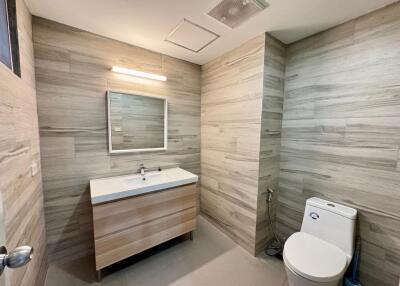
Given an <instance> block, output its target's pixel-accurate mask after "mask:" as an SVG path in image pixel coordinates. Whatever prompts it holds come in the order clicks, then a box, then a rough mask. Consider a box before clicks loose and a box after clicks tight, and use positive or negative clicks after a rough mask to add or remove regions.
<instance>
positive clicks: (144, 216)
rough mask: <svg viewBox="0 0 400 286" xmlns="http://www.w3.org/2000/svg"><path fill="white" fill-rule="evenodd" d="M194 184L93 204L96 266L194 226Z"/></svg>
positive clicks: (182, 232)
mask: <svg viewBox="0 0 400 286" xmlns="http://www.w3.org/2000/svg"><path fill="white" fill-rule="evenodd" d="M197 201H198V188H197V186H196V184H195V183H194V184H188V185H184V186H179V187H175V188H170V189H164V190H159V191H155V192H149V193H144V194H140V195H136V196H133V197H127V198H123V199H119V200H115V201H109V202H103V203H99V204H94V205H93V227H94V245H95V258H96V270H97V271H98V274H99V273H100V270H101V269H103V268H104V267H106V266H109V265H111V264H113V263H115V262H118V261H120V260H122V259H125V258H127V257H129V256H132V255H134V254H137V253H139V252H142V251H144V250H146V249H149V248H151V247H153V246H156V245H158V244H161V243H163V242H165V241H168V240H170V239H172V238H175V237H178V236H180V235H183V234H186V233H190V232H192V231H193V230H195V229H196V215H197Z"/></svg>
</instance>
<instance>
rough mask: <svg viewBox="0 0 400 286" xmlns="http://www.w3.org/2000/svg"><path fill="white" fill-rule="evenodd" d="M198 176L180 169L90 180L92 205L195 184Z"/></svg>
mask: <svg viewBox="0 0 400 286" xmlns="http://www.w3.org/2000/svg"><path fill="white" fill-rule="evenodd" d="M197 181H198V176H197V175H195V174H192V173H190V172H188V171H185V170H183V169H181V168H171V169H165V170H161V171H154V172H147V173H146V174H145V175H144V176H142V175H140V174H133V175H126V176H118V177H111V178H103V179H95V180H90V196H91V201H92V204H93V205H95V204H100V203H105V202H108V201H114V200H119V199H123V198H128V197H132V196H137V195H141V194H145V193H149V192H155V191H160V190H163V189H169V188H173V187H178V186H182V185H187V184H191V183H196V182H197Z"/></svg>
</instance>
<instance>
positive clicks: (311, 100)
mask: <svg viewBox="0 0 400 286" xmlns="http://www.w3.org/2000/svg"><path fill="white" fill-rule="evenodd" d="M399 147H400V3H398V2H397V3H396V4H393V5H391V6H388V7H386V8H384V9H381V10H378V11H376V12H373V13H371V14H368V15H365V16H363V17H361V18H358V19H356V20H353V21H350V22H348V23H345V24H343V25H340V26H338V27H336V28H333V29H331V30H328V31H326V32H323V33H320V34H317V35H315V36H312V37H310V38H307V39H305V40H302V41H299V42H297V43H295V44H293V45H290V47H289V48H288V54H287V65H286V82H285V100H284V111H283V133H282V146H281V160H280V165H281V166H280V180H279V187H280V194H279V209H278V215H277V220H278V228H279V231H280V232H281V234H282V235H285V236H289V235H290V234H291V233H292V232H294V231H297V230H298V229H299V228H300V225H301V221H302V216H303V211H304V205H305V200H306V199H307V198H309V197H312V196H318V197H323V198H326V199H328V200H333V201H336V202H340V203H343V204H346V205H348V206H351V207H355V208H357V209H358V210H359V229H358V234H359V235H360V236H361V239H362V256H361V266H360V272H361V273H360V274H361V282H362V284H363V285H367V286H376V285H380V286H386V285H387V286H389V285H390V286H394V285H398V283H399V282H398V281H399V274H400V168H399V166H400V161H399V159H400V158H399Z"/></svg>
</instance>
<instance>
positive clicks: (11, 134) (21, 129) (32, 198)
mask: <svg viewBox="0 0 400 286" xmlns="http://www.w3.org/2000/svg"><path fill="white" fill-rule="evenodd" d="M17 22H18V35H19V49H20V61H21V72H22V77H21V78H19V77H18V76H16V75H15V74H14V73H13V72H12V71H10V70H9V69H8V68H7V67H6V66H4V65H3V64H2V63H0V192H1V196H2V198H3V204H4V205H3V207H4V215H5V218H4V220H5V221H4V225H5V232H6V235H5V237H6V246H7V248H8V249H9V250H11V249H13V248H15V247H17V246H21V245H25V244H27V245H31V246H33V247H34V257H33V260H32V261H31V262H30V263H29V264H28V265H27V266H26V267H22V268H19V269H15V270H9V269H7V270H6V277H7V279H8V280H9V284H7V285H11V286H14V285H15V286H22V285H26V286H32V285H38V286H39V285H43V284H44V277H45V274H46V271H47V255H46V237H45V235H46V233H45V222H44V211H43V192H42V179H41V172H40V151H39V129H38V117H37V108H36V91H35V74H34V58H33V45H32V26H31V15H30V13H29V11H28V9H27V7H26V6H25V2H24V1H23V0H17ZM34 162H36V163H37V164H38V165H39V173H38V174H36V176H34V177H32V175H31V164H32V163H34ZM3 275H4V274H3Z"/></svg>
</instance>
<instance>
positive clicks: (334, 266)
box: [283, 232, 347, 282]
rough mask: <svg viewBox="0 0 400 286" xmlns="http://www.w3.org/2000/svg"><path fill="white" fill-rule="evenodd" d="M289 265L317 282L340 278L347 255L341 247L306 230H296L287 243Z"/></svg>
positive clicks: (285, 259) (345, 266) (285, 251)
mask: <svg viewBox="0 0 400 286" xmlns="http://www.w3.org/2000/svg"><path fill="white" fill-rule="evenodd" d="M283 258H284V261H285V264H286V265H287V267H289V268H290V269H291V270H292V271H293V272H295V273H297V274H298V275H300V276H302V277H304V278H306V279H308V280H311V281H315V282H330V281H334V280H338V279H340V278H341V277H342V276H343V274H344V272H345V271H346V268H347V256H346V254H345V253H344V251H342V250H341V249H340V248H338V247H336V246H335V245H333V244H330V243H328V242H326V241H324V240H322V239H319V238H318V237H315V236H313V235H311V234H308V233H305V232H296V233H294V234H293V235H291V236H290V237H289V238H288V240H287V241H286V243H285V247H284V250H283Z"/></svg>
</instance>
